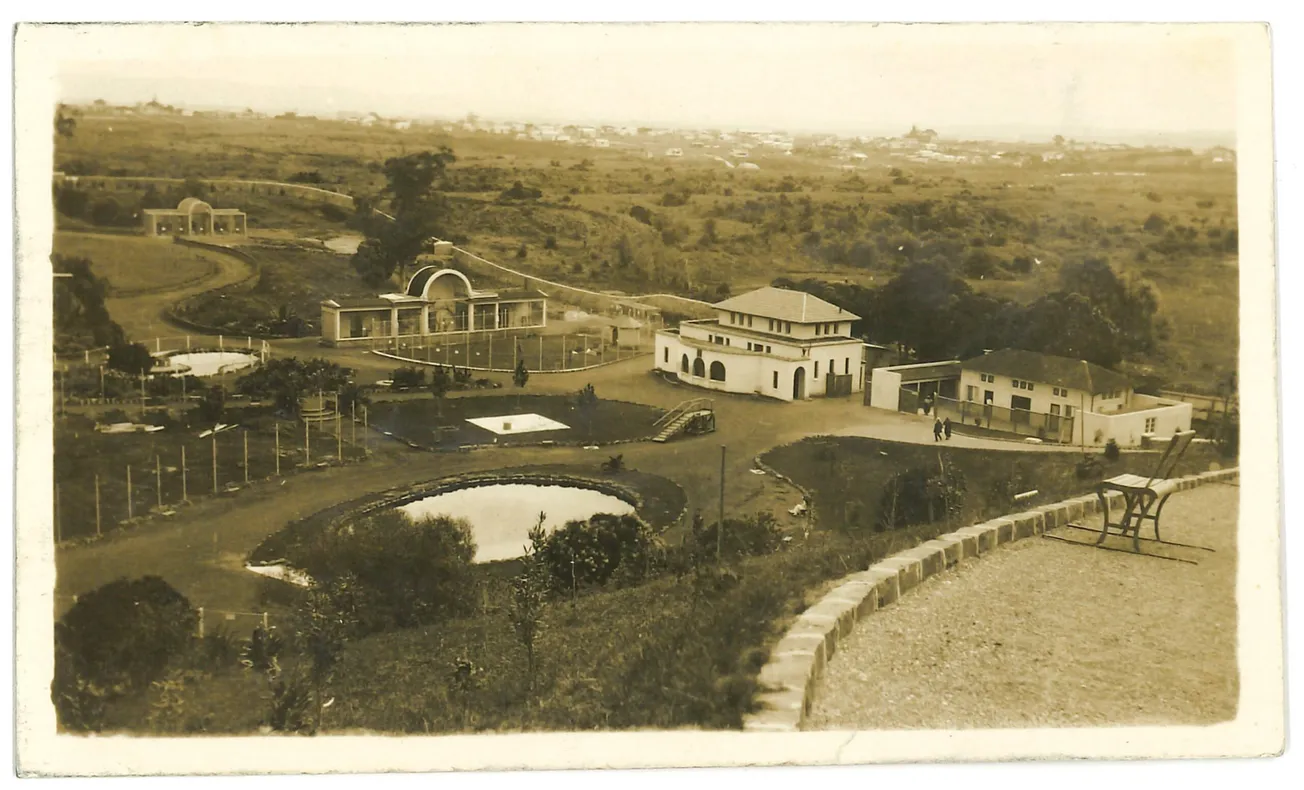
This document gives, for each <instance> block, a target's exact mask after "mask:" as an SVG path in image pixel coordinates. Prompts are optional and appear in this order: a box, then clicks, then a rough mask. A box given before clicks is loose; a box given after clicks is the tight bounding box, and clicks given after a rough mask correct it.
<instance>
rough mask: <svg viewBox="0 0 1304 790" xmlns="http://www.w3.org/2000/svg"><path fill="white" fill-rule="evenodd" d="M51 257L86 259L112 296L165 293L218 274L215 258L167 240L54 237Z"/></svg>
mask: <svg viewBox="0 0 1304 790" xmlns="http://www.w3.org/2000/svg"><path fill="white" fill-rule="evenodd" d="M54 253H55V254H56V255H63V256H65V257H69V258H87V259H89V260H90V261H91V262H92V263H93V264H94V268H93V271H94V272H95V275H96V276H97V277H101V278H103V279H105V280H108V281H109V293H110V294H111V295H113V296H132V295H136V294H142V293H149V292H152V291H165V290H171V289H174V288H179V287H182V286H186V285H190V284H193V283H197V282H200V281H202V280H204V279H205V278H208V277H211V276H213V275H214V274H216V273H217V271H218V267H219V263H218V260H217V257H218V256H217V254H216V253H211V252H208V251H206V250H199V249H195V248H193V247H185V246H182V245H180V244H172V243H171V242H170V241H169V240H168V239H151V238H146V237H144V236H127V235H122V234H112V233H78V232H67V231H60V232H58V233H55V234H54Z"/></svg>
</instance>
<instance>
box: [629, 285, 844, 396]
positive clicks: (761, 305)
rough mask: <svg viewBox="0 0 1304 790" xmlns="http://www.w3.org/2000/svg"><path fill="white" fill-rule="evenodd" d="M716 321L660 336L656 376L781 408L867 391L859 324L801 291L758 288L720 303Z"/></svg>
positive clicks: (704, 321) (703, 321)
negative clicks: (770, 401) (855, 332)
mask: <svg viewBox="0 0 1304 790" xmlns="http://www.w3.org/2000/svg"><path fill="white" fill-rule="evenodd" d="M713 307H714V308H715V310H716V317H715V318H710V319H701V320H694V321H683V322H681V323H680V324H679V327H678V329H662V330H660V331H659V332H657V336H656V362H655V366H656V369H657V370H660V371H664V372H666V373H671V374H674V375H675V376H677V377H678V379H679V380H680V381H682V382H684V383H685V384H692V385H694V386H698V387H703V388H706V389H713V390H722V391H724V392H736V393H746V394H755V395H763V396H765V397H770V398H778V399H779V400H785V401H792V400H806V399H807V398H810V397H818V396H839V395H850V394H851V393H853V392H861V391H863V389H864V385H865V381H864V370H863V365H862V360H863V358H864V343H862V342H861V341H860V340H857V339H855V338H853V337H852V336H851V324H852V322H853V321H857V320H859V319H860V316H858V315H855V314H853V313H849V312H847V311H846V310H843V309H842V308H840V307H838V306H837V305H833V304H830V303H828V302H826V301H824V300H823V299H820V298H818V297H815V296H811V295H810V294H808V293H805V292H803V291H792V290H787V289H783V288H772V287H766V288H760V289H758V290H755V291H750V292H748V293H745V294H741V295H739V296H735V297H732V298H730V299H726V300H724V301H723V302H718V303H716V304H715V305H713Z"/></svg>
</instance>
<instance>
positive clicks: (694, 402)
mask: <svg viewBox="0 0 1304 790" xmlns="http://www.w3.org/2000/svg"><path fill="white" fill-rule="evenodd" d="M703 407H705V408H708V409H711V410H712V411H714V410H715V402H714V401H713V400H711V399H710V398H690V399H689V400H686V401H684V402H682V403H680V404H679V405H677V406H675V407H674V408H673V409H671V410H670V411H668V412H666V413H665V414H663V415H661V417H660V418H659V419H657V421H656V422H654V423H652V425H653V426H661V425H666V424H669V423H670V422H672V421H674V420H675V419H676V418H678V417H680V416H682V415H684V414H687V413H688V412H690V411H696V410H698V409H701V408H703Z"/></svg>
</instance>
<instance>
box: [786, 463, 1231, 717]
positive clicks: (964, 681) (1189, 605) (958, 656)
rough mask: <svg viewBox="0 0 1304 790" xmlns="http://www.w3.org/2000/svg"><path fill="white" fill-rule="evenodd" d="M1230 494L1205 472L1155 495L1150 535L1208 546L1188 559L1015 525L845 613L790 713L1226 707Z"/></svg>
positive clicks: (1179, 712)
mask: <svg viewBox="0 0 1304 790" xmlns="http://www.w3.org/2000/svg"><path fill="white" fill-rule="evenodd" d="M1238 494H1239V489H1238V488H1235V487H1232V486H1228V485H1209V486H1206V487H1202V488H1198V489H1194V490H1191V491H1188V492H1184V493H1181V494H1178V495H1175V496H1174V497H1173V498H1172V499H1171V500H1170V501H1169V503H1168V507H1167V508H1166V509H1165V512H1164V515H1163V523H1162V530H1163V533H1162V534H1163V537H1164V539H1165V540H1170V541H1178V542H1183V543H1192V544H1198V545H1202V546H1208V547H1211V548H1214V549H1216V550H1217V551H1216V552H1213V553H1211V552H1202V551H1192V550H1189V549H1183V550H1180V551H1181V556H1185V557H1190V558H1192V559H1198V560H1199V565H1186V564H1183V563H1178V562H1167V561H1164V560H1159V559H1151V558H1146V557H1136V556H1129V555H1127V554H1120V553H1116V552H1107V551H1097V550H1093V549H1087V548H1080V547H1076V546H1069V545H1065V544H1063V543H1060V542H1058V541H1050V540H1045V539H1041V538H1029V539H1026V540H1023V541H1019V542H1017V543H1014V544H1011V545H1009V546H1007V547H1005V548H1002V549H1000V550H998V551H996V552H995V553H993V554H989V555H987V556H985V557H983V558H982V559H979V560H969V561H966V563H965V564H964V565H962V566H961V567H960V568H958V569H956V571H955V572H954V573H947V574H943V575H942V576H940V577H933V578H932V579H930V580H929V581H927V582H926V583H925V584H923V585H921V586H920V587H919V588H918V589H916V590H915V591H914V592H911V593H910V594H908V595H906V596H905V597H904V598H902V600H901V602H900V603H898V604H897V605H896V606H893V607H891V608H889V609H885V610H883V611H881V612H879V613H877V614H875V615H874V616H873V617H871V618H869V619H868V620H866V621H864V622H862V623H860V624H859V625H858V626H857V627H856V630H855V632H854V633H853V634H852V635H851V636H850V637H849V638H848V640H847V641H846V642H845V643H844V644H843V645H842V646H841V647H840V648H839V650H838V652H837V655H836V657H835V658H834V659H833V661H832V662H831V663H830V664H829V666H828V669H827V670H826V674H825V676H824V677H823V678H822V679H821V681H820V684H819V686H818V687H817V688H816V691H815V702H814V708H813V710H812V712H811V716H810V719H809V720H808V723H807V725H806V728H807V729H812V730H815V729H913V728H941V729H959V728H986V727H1048V726H1050V727H1055V726H1101V725H1151V724H1188V725H1194V724H1210V723H1214V722H1219V721H1225V720H1228V719H1231V718H1234V717H1235V715H1236V707H1237V695H1238V675H1237V665H1236V597H1235V579H1236V520H1237V504H1238ZM1085 525H1086V526H1090V527H1092V528H1099V526H1100V517H1099V516H1095V517H1090V518H1088V519H1087V520H1086V522H1085ZM1066 531H1072V530H1064V529H1061V530H1057V531H1056V533H1064V532H1066ZM1083 534H1085V533H1083ZM1142 534H1143V535H1145V534H1146V533H1145V532H1143V533H1142ZM1088 537H1090V536H1088ZM1164 548H1165V550H1166V551H1167V552H1169V553H1176V551H1177V550H1173V549H1171V548H1169V547H1164Z"/></svg>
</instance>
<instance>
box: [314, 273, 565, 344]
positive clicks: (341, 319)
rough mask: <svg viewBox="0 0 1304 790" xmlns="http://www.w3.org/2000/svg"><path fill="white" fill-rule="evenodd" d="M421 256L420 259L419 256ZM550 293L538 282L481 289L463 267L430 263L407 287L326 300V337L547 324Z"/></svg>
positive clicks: (337, 339) (356, 339)
mask: <svg viewBox="0 0 1304 790" xmlns="http://www.w3.org/2000/svg"><path fill="white" fill-rule="evenodd" d="M418 260H419V259H418ZM547 321H548V297H547V294H545V293H544V292H542V291H539V290H535V289H532V288H519V289H509V290H496V291H489V290H477V289H475V288H474V287H472V285H471V280H470V279H468V278H467V276H466V275H465V274H463V273H462V272H460V271H458V270H457V269H450V268H445V267H444V266H443V265H428V266H424V267H422V268H420V269H418V270H417V272H416V274H413V275H412V277H411V279H409V280H408V283H407V287H406V288H404V289H403V292H402V293H388V294H381V295H379V296H375V297H367V298H359V299H327V300H325V301H323V302H322V303H321V337H322V342H324V343H325V344H327V345H330V346H340V345H348V344H351V343H366V342H368V341H373V340H376V339H381V340H392V339H409V338H420V337H430V336H435V335H450V334H460V333H467V332H492V331H496V330H506V329H535V328H538V329H542V328H543V327H544V326H546V325H547Z"/></svg>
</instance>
